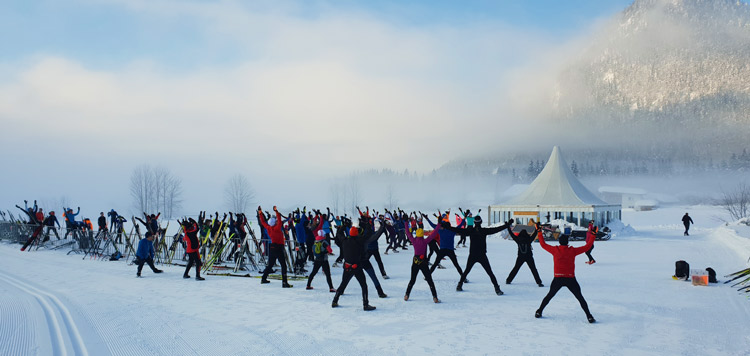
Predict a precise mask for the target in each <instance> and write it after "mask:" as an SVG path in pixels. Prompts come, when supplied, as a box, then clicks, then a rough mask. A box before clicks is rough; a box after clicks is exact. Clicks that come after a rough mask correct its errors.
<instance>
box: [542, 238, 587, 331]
mask: <svg viewBox="0 0 750 356" xmlns="http://www.w3.org/2000/svg"><path fill="white" fill-rule="evenodd" d="M537 231H539V232H538V236H539V245H540V246H541V247H542V248H543V249H544V250H545V251H547V252H549V253H551V254H552V260H553V262H554V270H555V278H553V279H552V283H551V284H550V286H549V293H547V295H546V296H545V297H544V299H542V304H541V305H540V306H539V309H537V310H536V313H534V317H536V318H541V317H542V312H544V308H545V307H546V306H547V304H549V302H550V300H552V297H554V296H555V294H556V293H557V292H558V291H559V290H560V288H562V287H567V288H568V290H570V292H571V293H573V295H574V296H575V297H576V299H578V303H580V304H581V308H582V309H583V311H584V312H585V313H586V318H587V319H588V321H589V323H595V322H596V320H595V319H594V316H593V315H591V312H590V311H589V305H588V303H586V299H584V298H583V294H581V286H580V285H579V284H578V281H577V280H576V274H575V268H576V264H575V259H576V256H578V255H580V254H582V253H584V252H586V251H587V250H588V249H589V248H590V247H591V245H593V244H594V232H593V231H592V230H591V228H589V231H588V232H587V233H586V244H585V245H583V246H580V247H570V246H568V236H567V235H560V239H559V241H560V245H559V246H551V245H548V244H547V243H546V242H545V241H544V237H543V236H542V229H541V228H540V227H539V224H538V223H537Z"/></svg>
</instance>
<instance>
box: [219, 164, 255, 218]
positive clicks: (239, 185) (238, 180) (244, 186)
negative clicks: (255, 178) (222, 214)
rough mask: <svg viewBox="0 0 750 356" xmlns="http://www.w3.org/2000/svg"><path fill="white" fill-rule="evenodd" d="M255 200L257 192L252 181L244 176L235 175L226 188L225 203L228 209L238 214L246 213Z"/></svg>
mask: <svg viewBox="0 0 750 356" xmlns="http://www.w3.org/2000/svg"><path fill="white" fill-rule="evenodd" d="M254 199H255V192H253V188H252V186H251V185H250V181H249V180H248V179H247V177H245V176H244V175H242V174H239V173H238V174H235V175H233V176H232V177H231V178H229V181H227V185H226V187H225V188H224V202H225V204H226V207H227V208H228V209H229V210H231V211H234V212H237V213H244V212H245V211H247V208H248V207H249V206H250V204H252V202H253V200H254Z"/></svg>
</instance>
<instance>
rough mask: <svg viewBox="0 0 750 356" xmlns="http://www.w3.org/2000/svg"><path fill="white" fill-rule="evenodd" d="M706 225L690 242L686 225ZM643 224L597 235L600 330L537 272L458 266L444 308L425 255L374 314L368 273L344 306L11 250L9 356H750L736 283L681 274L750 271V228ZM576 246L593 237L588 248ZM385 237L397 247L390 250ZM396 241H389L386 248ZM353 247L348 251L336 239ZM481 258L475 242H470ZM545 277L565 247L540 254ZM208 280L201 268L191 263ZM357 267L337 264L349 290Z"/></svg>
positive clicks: (2, 286)
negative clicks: (413, 280) (366, 304)
mask: <svg viewBox="0 0 750 356" xmlns="http://www.w3.org/2000/svg"><path fill="white" fill-rule="evenodd" d="M685 212H689V213H690V215H691V216H692V217H693V220H694V221H695V223H696V225H695V226H694V227H693V228H692V229H691V236H689V237H684V236H682V226H681V223H680V218H681V217H682V215H683V214H684V213H685ZM623 215H624V217H623V221H624V223H625V224H626V225H628V224H629V225H631V226H632V229H634V231H635V232H633V231H632V230H630V231H629V233H624V234H620V235H618V236H615V237H614V238H612V239H611V240H609V241H602V242H597V243H596V245H595V249H594V251H593V255H594V257H595V258H596V260H597V263H596V264H594V265H591V266H589V265H586V264H584V263H583V262H584V261H585V260H586V258H585V255H581V256H579V257H578V260H577V261H578V264H577V268H576V275H577V278H578V280H579V282H580V284H581V287H582V291H583V295H584V296H585V297H586V299H587V301H588V303H589V306H590V309H591V311H592V313H593V315H594V316H595V317H596V319H597V323H595V324H589V323H588V322H587V321H586V318H585V316H584V314H583V312H582V311H581V309H580V306H579V305H578V303H577V301H576V300H575V298H574V297H573V296H572V295H571V294H570V293H569V292H568V291H567V290H566V289H563V290H561V291H560V292H559V293H558V294H557V296H556V297H555V298H554V299H553V300H552V302H551V303H550V305H549V306H548V307H547V309H546V310H545V312H544V317H543V318H542V319H535V318H534V311H535V310H536V309H537V307H538V306H539V303H540V301H541V300H542V298H543V297H544V295H545V294H546V293H547V291H548V288H547V287H545V288H539V287H537V286H536V284H535V283H534V281H533V278H532V276H531V273H530V272H529V270H528V268H527V267H526V266H524V267H523V268H522V269H521V271H520V272H519V274H518V276H517V277H516V279H515V281H514V282H513V284H512V285H505V284H502V285H501V287H502V289H503V291H504V292H505V295H503V296H496V295H495V294H494V292H493V289H492V285H491V283H490V281H489V278H488V277H487V275H486V274H485V272H484V271H483V270H482V269H481V267H480V266H479V265H476V266H475V268H474V269H473V270H472V272H471V274H470V275H469V279H470V281H471V283H469V284H466V285H465V286H464V291H463V292H456V290H455V287H456V283H457V280H458V274H457V273H456V271H455V269H454V268H453V266H452V265H451V264H450V263H449V262H447V261H446V262H447V263H446V262H444V265H445V266H446V267H448V268H447V269H444V270H437V271H436V273H435V275H434V279H435V282H436V285H437V289H438V295H439V297H440V298H441V299H442V301H443V303H441V304H434V303H432V300H431V298H430V295H429V290H428V288H427V284H426V283H425V282H424V280H423V279H422V278H421V277H420V278H419V279H418V280H417V284H416V285H415V288H414V291H413V292H412V295H411V299H410V300H409V301H408V302H405V301H404V300H403V295H404V291H405V289H406V284H407V282H408V277H409V275H408V274H409V266H410V263H411V252H408V253H406V251H404V252H402V253H399V254H389V255H387V256H383V259H384V262H385V265H386V270H387V272H388V274H389V275H390V276H391V279H389V280H381V283H382V284H383V285H384V289H385V291H386V293H388V294H389V296H388V298H386V299H380V298H377V295H376V293H375V291H374V288H373V287H372V284H370V302H371V304H373V305H375V306H377V308H378V309H377V310H375V311H373V312H365V311H363V310H362V304H361V294H360V289H359V285H358V284H357V283H356V281H353V282H352V283H350V284H349V287H348V288H347V291H346V295H344V296H343V297H342V298H341V300H340V305H341V306H340V307H339V308H336V309H332V308H331V299H332V294H331V293H329V292H328V290H327V287H326V286H325V278H324V276H323V275H322V274H319V275H318V276H316V278H315V281H314V283H313V285H314V286H315V287H316V289H315V290H312V291H308V290H305V289H304V283H305V282H304V281H294V282H292V283H293V284H294V288H292V289H282V288H281V285H280V284H281V283H280V281H275V280H273V281H272V283H271V284H268V285H260V283H259V279H256V278H233V277H217V276H207V279H206V281H203V282H198V281H195V280H193V279H190V280H184V279H182V271H183V268H181V267H171V266H166V267H163V268H164V269H165V270H166V273H164V274H160V275H156V274H153V273H151V272H150V271H149V270H148V267H146V268H144V276H145V278H140V279H138V278H135V266H128V265H127V264H126V263H125V262H122V261H120V262H108V261H107V262H105V261H92V260H88V259H86V260H82V259H81V256H80V255H78V256H76V255H70V256H68V255H66V254H65V253H64V252H60V251H41V250H40V251H34V252H20V251H19V247H18V246H16V245H7V244H2V245H0V270H2V271H3V272H2V273H1V274H0V355H34V354H37V355H65V354H89V355H107V354H114V355H311V354H316V355H368V354H369V355H421V354H436V355H455V354H459V355H483V354H491V355H518V354H528V355H558V354H564V355H605V354H609V355H748V354H750V334H748V332H747V327H748V325H750V324H748V320H750V300H748V298H747V294H740V293H738V292H737V291H736V290H735V289H733V288H730V287H729V286H728V285H724V284H721V283H720V284H715V285H711V286H709V287H697V286H692V284H691V283H688V282H684V281H675V280H673V279H672V278H671V276H672V274H674V262H675V261H676V260H680V259H684V260H686V261H688V262H689V263H690V266H691V268H701V269H703V268H706V267H709V266H710V267H713V268H714V269H715V270H716V271H717V274H718V276H719V280H720V281H721V280H722V279H723V275H725V274H728V273H730V272H733V271H736V270H739V269H742V268H745V267H747V266H748V257H750V228H748V227H747V226H743V225H732V224H730V225H726V224H724V223H722V222H721V219H724V220H728V217H727V216H726V214H725V213H724V212H723V211H722V210H721V209H719V208H717V207H711V206H691V207H677V208H662V209H659V210H655V211H644V212H635V211H627V210H626V211H624V212H623ZM572 244H575V245H577V244H582V242H573V243H572ZM382 245H384V244H383V243H382V242H381V246H382ZM383 250H384V247H383V248H381V252H382V251H383ZM488 250H489V257H490V261H491V262H492V267H493V271H494V272H495V274H496V276H497V278H498V280H500V281H501V283H502V282H503V281H504V280H505V278H506V277H507V275H508V272H509V271H510V269H511V267H512V266H513V264H514V262H515V254H516V246H515V244H514V243H513V242H512V241H509V240H504V239H502V238H499V237H495V238H490V239H489V241H488ZM334 252H335V253H338V249H337V248H334ZM457 254H458V255H459V260H460V262H461V263H462V264H463V263H465V260H466V256H467V254H468V249H465V248H460V249H458V250H457ZM534 255H535V258H536V263H537V266H538V268H539V271H540V274H541V275H542V279H543V281H544V283H545V284H547V285H549V282H550V281H551V279H552V258H551V255H550V254H548V253H547V252H545V251H544V250H542V249H541V248H539V247H536V248H535V254H534ZM191 273H192V272H191ZM340 276H341V269H340V268H336V269H334V284H336V285H338V282H339V281H340Z"/></svg>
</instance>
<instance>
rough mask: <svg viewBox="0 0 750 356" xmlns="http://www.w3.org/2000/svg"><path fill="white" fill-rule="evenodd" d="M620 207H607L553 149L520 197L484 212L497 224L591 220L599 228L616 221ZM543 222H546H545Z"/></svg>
mask: <svg viewBox="0 0 750 356" xmlns="http://www.w3.org/2000/svg"><path fill="white" fill-rule="evenodd" d="M621 211H622V205H620V204H608V203H606V202H604V201H602V200H601V199H599V198H598V197H597V196H596V195H594V194H593V193H592V192H591V191H589V190H588V189H586V187H585V186H584V185H583V184H581V182H580V181H579V180H578V178H576V176H575V174H573V172H572V171H571V170H570V167H568V164H567V163H566V162H565V160H564V159H563V157H562V155H561V154H560V149H559V148H558V147H557V146H555V147H554V148H553V149H552V154H551V155H550V157H549V160H548V161H547V164H546V165H545V166H544V169H543V170H542V172H541V173H539V175H538V176H537V177H536V179H534V181H533V182H532V183H531V184H530V185H529V187H528V188H527V189H526V190H525V191H524V192H523V193H521V194H520V195H518V196H517V197H515V198H512V199H510V200H509V201H508V202H506V203H505V204H502V205H491V206H490V207H489V209H488V214H489V216H488V218H489V222H490V223H501V222H504V221H507V220H509V219H511V218H513V219H515V220H516V221H518V222H520V223H527V222H528V221H529V219H531V218H533V219H534V220H535V221H540V220H541V221H542V222H548V221H550V220H566V221H568V222H573V223H576V224H578V225H581V226H583V225H584V224H585V223H586V222H588V221H589V220H594V221H595V224H596V225H598V226H603V225H606V224H607V223H609V222H610V221H612V220H619V219H620V218H621V214H622V212H621ZM545 219H546V220H545Z"/></svg>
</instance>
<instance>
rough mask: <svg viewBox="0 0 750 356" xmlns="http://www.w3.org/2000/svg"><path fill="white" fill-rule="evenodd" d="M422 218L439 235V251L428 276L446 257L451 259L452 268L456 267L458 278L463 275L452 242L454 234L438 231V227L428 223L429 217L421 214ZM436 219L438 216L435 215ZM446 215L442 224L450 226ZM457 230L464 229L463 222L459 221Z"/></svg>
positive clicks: (445, 230) (430, 222)
mask: <svg viewBox="0 0 750 356" xmlns="http://www.w3.org/2000/svg"><path fill="white" fill-rule="evenodd" d="M422 216H423V217H425V218H426V219H427V223H428V224H430V226H432V228H433V229H434V230H439V232H438V233H439V234H440V250H438V252H437V257H435V263H433V264H432V267H430V274H432V273H434V272H435V268H437V266H438V264H439V263H440V261H442V260H443V258H444V257H448V258H450V259H451V262H453V266H455V267H456V271H458V275H459V277H460V276H461V275H462V274H463V273H464V271H463V269H461V265H459V264H458V258H456V251H455V249H456V247H455V246H453V241H454V240H455V238H456V233H455V232H453V231H450V230H447V229H439V228H438V227H439V225H436V224H433V223H432V221H430V217H429V216H427V214H422ZM436 216H437V217H438V218H440V217H439V215H436ZM447 216H448V215H446V216H445V217H444V218H443V219H442V220H441V221H442V223H446V224H448V225H450V220H449V219H447V218H446V217H447ZM438 223H441V222H438ZM457 227H458V228H463V227H464V221H461V223H460V224H459V225H458V226H457Z"/></svg>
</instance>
